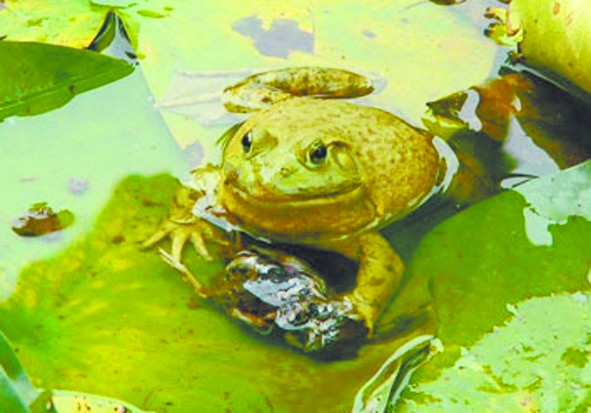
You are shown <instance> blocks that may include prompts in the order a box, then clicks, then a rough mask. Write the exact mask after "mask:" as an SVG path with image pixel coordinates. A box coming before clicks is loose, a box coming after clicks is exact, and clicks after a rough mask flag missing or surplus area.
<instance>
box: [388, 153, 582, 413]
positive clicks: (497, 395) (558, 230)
mask: <svg viewBox="0 0 591 413" xmlns="http://www.w3.org/2000/svg"><path fill="white" fill-rule="evenodd" d="M590 182H591V162H586V163H585V164H582V165H580V166H578V167H575V168H572V169H570V170H566V171H564V172H562V173H559V174H556V175H553V176H548V177H544V178H541V179H538V180H535V181H532V182H530V183H527V184H524V185H522V186H520V187H518V189H517V191H508V192H506V193H504V194H502V195H500V196H497V197H494V198H492V199H489V200H487V201H485V202H482V203H480V204H477V205H474V206H472V207H470V208H468V209H467V210H466V211H464V212H462V213H460V214H458V215H457V216H455V217H453V218H452V219H450V220H448V221H446V222H444V223H443V224H441V225H439V226H438V227H437V228H435V229H434V230H433V231H432V232H431V233H430V234H429V235H428V236H427V237H426V238H425V239H424V240H423V242H422V243H421V245H420V247H419V248H418V250H417V251H416V253H415V255H414V256H413V260H412V263H411V265H410V271H409V272H410V274H409V279H411V280H412V279H420V278H421V277H428V278H429V280H430V281H429V284H430V288H431V291H432V294H433V307H434V312H435V315H436V318H437V320H438V324H439V332H438V335H437V336H438V337H439V338H440V340H441V342H442V345H443V347H444V350H445V351H443V352H442V353H439V354H438V355H436V356H435V357H434V358H433V359H432V361H431V362H430V363H428V364H426V365H425V366H423V368H421V369H420V370H419V371H417V373H416V374H415V375H414V376H413V379H412V380H411V385H410V387H409V388H408V390H407V391H406V392H405V393H403V395H402V397H401V399H400V400H401V401H400V403H399V405H397V408H399V409H400V411H442V409H443V410H445V408H448V409H452V406H453V409H454V411H458V412H459V411H467V412H468V411H481V410H480V408H479V407H478V406H480V404H479V403H481V402H482V397H484V393H486V397H487V398H486V400H490V403H492V404H488V405H489V406H494V405H497V404H494V403H498V406H503V405H504V404H503V403H505V401H506V400H507V399H510V402H511V403H517V402H518V401H520V400H521V401H523V400H524V399H523V397H525V396H524V394H525V393H520V391H521V390H523V391H526V390H527V392H526V393H527V397H529V398H530V399H531V400H532V403H533V402H534V401H535V405H536V406H539V407H540V408H541V409H542V410H540V411H557V410H556V409H552V408H551V406H552V405H551V404H548V405H545V404H544V403H545V402H543V400H546V399H547V397H555V398H557V399H561V398H564V397H567V395H568V394H569V392H570V391H571V390H569V387H563V386H560V387H555V388H554V393H553V395H548V394H547V392H548V391H550V390H551V389H552V386H553V384H552V383H551V382H550V383H544V384H543V386H544V388H546V386H548V388H547V390H544V391H542V390H540V392H537V387H536V388H534V389H531V388H526V387H527V386H525V385H524V386H521V385H520V386H521V387H519V386H518V387H519V389H521V390H519V389H517V388H516V387H514V386H507V387H503V386H501V385H500V384H499V383H500V382H505V380H508V381H507V383H509V382H511V380H517V378H518V377H522V376H523V377H525V375H527V374H529V373H528V372H530V371H533V370H535V369H537V371H540V372H541V373H539V374H541V375H542V376H543V375H544V374H545V373H542V372H548V374H554V373H550V372H551V371H555V370H554V369H555V367H553V364H552V362H550V359H544V360H539V361H538V362H536V364H535V366H532V367H531V369H529V368H528V369H527V371H525V370H522V369H520V368H519V367H515V368H514V369H513V368H511V365H510V364H508V365H506V366H505V367H504V373H503V374H502V377H500V378H499V380H500V382H497V384H496V385H495V384H494V383H492V385H493V387H495V386H496V387H495V391H494V392H493V391H492V390H490V391H489V390H486V389H482V388H478V386H477V385H473V386H470V388H473V389H474V390H475V392H474V393H464V390H465V384H466V383H468V382H469V380H470V374H472V373H470V371H472V370H470V371H462V369H464V367H461V366H466V363H471V362H470V360H471V359H469V358H466V357H465V356H466V354H468V353H470V354H471V352H472V351H474V352H476V353H477V354H480V355H479V356H477V361H478V360H480V361H478V363H481V364H482V365H484V364H494V363H496V365H499V363H504V361H503V360H505V357H507V354H506V353H505V352H498V351H497V350H495V348H498V346H497V344H488V343H492V341H491V340H496V338H495V337H496V336H497V334H501V333H500V332H499V333H497V331H498V328H499V327H501V326H503V325H505V323H507V322H508V320H509V319H511V318H515V320H514V321H511V322H510V323H509V324H507V326H506V327H502V329H505V328H506V330H507V331H509V330H511V331H512V332H511V333H506V334H507V336H504V335H503V337H505V339H506V340H513V342H514V345H515V346H522V345H525V344H523V343H526V342H528V340H530V341H531V343H534V344H531V343H530V344H527V345H528V346H533V348H532V352H534V353H535V354H547V350H546V349H547V348H548V347H552V346H555V345H558V344H556V343H560V346H562V347H564V346H568V347H569V348H570V349H571V350H570V353H569V354H571V355H572V356H573V357H577V355H578V354H579V353H581V354H585V352H587V349H586V347H585V346H582V345H580V343H579V341H576V340H575V341H572V342H571V341H569V340H570V339H569V337H570V336H562V335H560V334H559V333H557V332H556V331H558V330H557V329H559V328H560V327H561V325H563V324H564V323H567V324H569V325H570V323H575V324H573V325H577V323H583V324H584V323H586V321H585V319H586V318H585V317H586V316H585V315H584V314H585V313H586V312H587V311H589V307H588V305H587V304H585V305H582V307H581V306H579V307H580V308H579V309H574V308H573V309H572V311H573V313H572V315H571V316H565V315H564V313H562V312H559V311H558V310H552V308H553V306H555V305H561V304H560V303H562V302H563V301H561V300H563V299H556V300H552V299H547V300H544V299H542V297H551V296H553V295H555V294H560V293H569V294H576V293H577V292H579V291H585V292H586V291H589V290H590V289H591V286H590V284H589V279H588V274H589V263H590V262H591V247H590V246H589V243H588V242H587V241H586V240H588V239H589V237H590V236H591V222H589V217H590V213H591V210H590V209H589V207H590V205H591V202H590V200H591V198H590V194H591V193H590V192H589V190H588V187H589V184H590ZM466 228H470V231H466ZM535 297H539V298H535ZM564 297H566V296H564ZM573 297H574V299H576V297H580V296H577V295H575V296H573ZM534 298H535V300H534ZM572 299H573V298H564V300H567V301H568V300H572ZM528 300H531V303H532V304H531V307H530V304H527V303H528V302H529V301H528ZM585 300H586V299H585ZM585 300H582V301H581V300H579V301H581V302H583V304H584V303H585V302H586V301H585ZM575 301H576V300H575ZM530 308H531V309H532V310H531V311H530V310H529V309H530ZM521 309H523V310H524V311H523V312H522V311H521ZM565 311H571V310H565ZM566 320H569V321H566ZM515 324H518V326H515ZM583 324H581V326H582V325H583ZM511 326H513V327H511ZM545 328H549V329H550V331H555V334H554V336H553V337H554V338H553V339H555V340H557V341H556V343H554V342H552V341H548V340H550V336H549V335H548V334H549V333H548V334H547V333H546V332H545V330H544V329H545ZM581 329H582V330H581V331H582V332H584V331H586V330H588V329H587V328H586V327H585V328H584V329H583V327H581ZM502 334H505V333H502ZM585 334H586V333H585ZM583 335H584V334H583ZM577 340H579V339H577ZM582 340H583V342H584V340H586V338H584V339H582ZM536 343H537V344H536ZM568 343H570V344H568ZM576 343H579V344H576ZM562 347H557V349H556V351H557V352H562V351H566V348H562ZM464 348H469V349H471V350H469V351H468V353H466V351H465V350H464ZM559 348H562V350H559ZM532 354H533V353H532ZM518 356H519V357H522V359H521V362H525V361H524V360H528V359H527V357H528V356H527V354H525V353H523V354H521V355H518ZM475 357H476V356H475ZM516 357H517V356H516ZM481 359H486V360H487V361H486V362H484V361H482V360H481ZM482 365H481V366H480V367H478V366H476V367H474V366H473V365H471V367H470V368H474V369H476V370H477V371H480V370H482V369H481V367H482ZM513 365H515V366H517V365H518V364H517V363H514V364H513ZM481 373H483V372H482V371H480V373H478V374H481ZM484 373H486V374H487V375H488V376H489V377H488V379H487V380H489V382H490V380H491V379H494V376H491V375H490V374H489V372H486V371H484ZM495 374H496V373H495ZM556 374H560V375H562V376H561V377H562V379H561V380H564V381H565V382H567V383H570V385H572V386H575V387H577V386H579V387H580V386H582V385H583V384H584V385H585V386H588V385H589V382H588V381H586V379H583V378H581V377H580V376H578V374H579V372H578V370H572V369H571V370H569V369H566V370H564V369H562V370H561V368H559V373H556ZM452 377H453V379H452ZM482 377H484V376H482ZM507 377H508V378H510V379H506V378H507ZM456 379H457V380H456ZM479 380H480V379H479ZM495 380H496V379H495ZM481 382H482V380H480V381H478V383H481ZM585 383H586V384H585ZM489 384H490V383H489ZM529 384H532V383H529ZM454 386H455V387H454ZM577 388H578V387H577ZM585 388H586V387H585ZM561 389H563V390H561ZM518 390H519V391H518ZM581 391H583V390H581ZM458 392H462V393H464V395H463V396H462V397H461V398H457V397H456V396H455V395H457V394H459V393H458ZM544 392H546V396H543V394H542V393H544ZM522 396H523V397H522ZM581 397H583V396H581ZM581 397H579V396H577V400H579V402H580V401H581V400H583V399H584V397H583V399H581ZM585 397H586V396H585ZM545 398H546V399H545ZM462 400H463V401H465V403H464V402H462ZM585 400H586V399H585ZM456 402H457V403H459V404H456ZM579 402H577V403H579ZM462 403H464V404H462ZM460 404H462V406H460ZM485 405H486V404H485ZM577 405H578V404H577ZM512 406H514V408H515V409H517V407H515V406H517V405H512ZM565 406H566V405H565ZM569 406H570V405H569ZM417 409H418V410H417ZM462 409H463V410H462ZM499 409H501V410H502V411H514V410H506V409H504V408H501V407H499ZM544 409H547V410H544ZM558 410H560V411H571V410H568V409H567V410H561V409H558ZM515 411H517V410H515Z"/></svg>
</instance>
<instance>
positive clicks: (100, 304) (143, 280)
mask: <svg viewBox="0 0 591 413" xmlns="http://www.w3.org/2000/svg"><path fill="white" fill-rule="evenodd" d="M175 189H176V180H174V179H173V178H171V177H169V176H157V177H153V178H149V179H148V178H142V177H139V176H132V177H129V178H128V179H126V180H124V181H123V182H122V183H121V184H120V185H119V187H118V188H117V190H116V191H115V194H114V196H113V198H112V200H111V202H110V203H109V204H108V205H107V206H106V208H105V209H104V211H103V212H102V214H101V216H100V218H99V219H98V221H97V223H96V226H95V230H94V231H92V232H91V233H89V234H88V235H87V236H86V237H85V238H84V239H81V240H80V241H79V242H78V243H76V244H74V245H72V246H71V247H70V248H69V249H68V250H66V251H64V252H63V253H62V254H61V255H59V256H57V257H55V258H52V259H49V260H46V261H42V262H37V263H34V264H32V265H31V266H30V267H28V268H27V269H25V270H24V271H23V273H22V274H21V276H20V278H19V285H18V287H17V290H16V291H15V293H14V294H12V295H11V296H10V297H9V298H8V299H7V300H5V301H3V302H1V303H0V329H2V330H3V331H5V332H6V334H7V336H8V337H9V338H10V339H11V341H12V342H13V343H14V344H15V346H17V347H18V349H19V355H20V356H21V357H22V359H23V362H24V363H25V364H26V366H27V368H28V371H29V374H30V376H31V377H32V379H33V381H34V383H35V384H36V385H37V386H38V387H43V388H67V389H84V390H85V391H88V392H91V393H95V394H105V395H109V396H111V397H115V398H118V399H123V400H128V401H130V402H132V403H134V404H136V405H138V406H139V407H140V408H143V409H146V410H156V411H161V410H166V411H167V412H169V413H173V412H188V411H194V409H195V408H196V407H199V409H200V411H203V412H219V411H224V410H225V409H231V410H232V411H235V412H249V411H270V410H276V411H290V412H310V411H347V410H350V409H351V406H352V404H353V397H354V395H355V393H356V392H357V391H358V390H359V388H360V387H361V385H362V384H363V383H364V382H365V380H367V379H368V378H369V377H371V376H372V375H373V374H374V373H375V371H377V370H378V369H379V366H380V365H381V364H382V363H383V362H384V360H386V359H387V358H388V357H389V356H390V354H391V353H392V352H394V351H395V350H396V348H398V347H399V346H400V345H401V342H402V343H403V342H404V340H405V339H404V335H400V336H396V337H394V338H390V339H383V340H379V341H376V342H373V343H371V344H368V345H366V346H364V347H363V348H362V349H361V350H360V352H359V356H358V357H357V358H356V359H353V360H346V361H338V362H331V363H323V362H319V361H316V360H314V359H311V358H309V357H308V356H306V355H303V354H301V353H300V352H297V351H294V350H290V348H289V347H288V346H287V345H285V344H284V343H283V342H282V341H279V342H277V341H273V340H272V339H271V338H266V337H263V336H261V335H259V334H258V333H255V332H251V331H250V329H247V328H242V326H241V325H240V323H238V322H234V321H232V320H231V319H230V318H229V317H228V316H227V315H226V314H224V313H223V312H222V311H219V310H217V309H216V308H215V306H213V305H211V304H209V303H207V302H203V303H198V304H195V296H194V293H193V289H192V287H191V286H189V285H187V284H185V283H183V282H182V281H181V278H180V277H179V275H178V274H177V273H176V271H175V270H174V269H173V268H171V267H169V266H168V265H166V264H165V263H164V262H162V260H161V259H160V258H159V257H158V254H156V253H155V251H141V250H140V248H139V245H140V243H141V242H142V241H144V240H146V239H147V238H148V237H149V235H150V234H151V232H152V231H154V230H155V229H156V227H157V223H158V221H159V219H161V218H162V217H163V216H165V214H166V213H167V210H168V208H169V200H170V198H171V197H172V194H173V192H174V190H175ZM185 259H186V260H187V265H188V266H190V267H191V268H192V269H198V270H199V271H198V272H197V271H195V272H196V275H197V276H199V278H200V279H202V280H203V279H208V278H210V277H213V276H215V275H216V274H217V273H218V272H220V271H223V269H224V265H223V263H220V262H211V263H207V262H203V261H199V260H197V258H196V257H195V254H190V253H189V254H187V255H186V256H185ZM410 320H411V322H412V320H413V319H412V318H410ZM406 321H407V322H408V319H407V320H406ZM418 330H419V331H421V330H420V328H419V329H418ZM422 334H425V333H424V332H423V333H422ZM336 382H338V383H339V386H334V383H336Z"/></svg>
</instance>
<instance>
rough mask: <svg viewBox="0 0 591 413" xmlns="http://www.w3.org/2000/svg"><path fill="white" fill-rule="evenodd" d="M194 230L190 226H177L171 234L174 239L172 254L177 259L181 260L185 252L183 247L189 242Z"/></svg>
mask: <svg viewBox="0 0 591 413" xmlns="http://www.w3.org/2000/svg"><path fill="white" fill-rule="evenodd" d="M191 236H192V232H191V230H190V229H189V228H183V227H179V228H176V229H175V230H174V231H173V232H171V234H170V238H171V241H172V247H171V249H170V254H171V255H172V257H174V259H175V260H176V261H179V262H180V261H181V256H182V254H183V248H184V247H185V245H186V244H187V241H188V240H189V239H190V238H191Z"/></svg>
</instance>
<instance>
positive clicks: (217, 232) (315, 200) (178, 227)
mask: <svg viewBox="0 0 591 413" xmlns="http://www.w3.org/2000/svg"><path fill="white" fill-rule="evenodd" d="M372 91H373V85H372V82H371V80H369V79H368V78H367V77H365V76H362V75H359V74H356V73H353V72H350V71H345V70H340V69H331V68H318V67H300V68H289V69H282V70H275V71H269V72H264V73H260V74H257V75H254V76H251V77H249V78H247V79H245V80H243V81H242V82H240V83H237V84H235V85H233V86H231V87H229V88H227V89H226V90H225V91H224V100H225V106H226V108H227V109H228V110H230V111H233V112H242V113H247V112H248V111H253V112H254V113H253V114H252V115H251V116H250V117H249V118H248V119H246V120H245V121H244V122H243V123H241V124H240V125H237V126H235V127H234V128H232V129H230V130H229V131H228V132H227V133H226V134H225V136H224V137H223V139H222V146H223V150H222V157H221V163H220V164H219V165H207V166H203V167H200V168H197V169H196V170H194V171H193V172H192V175H191V179H190V180H189V181H188V182H186V183H184V184H183V185H182V186H181V187H180V189H179V190H178V192H177V194H176V196H175V199H174V200H173V205H172V208H171V212H170V216H169V217H168V219H167V220H166V222H164V223H163V224H162V226H161V228H160V229H159V230H158V231H157V232H156V233H155V234H154V235H153V236H152V237H151V238H150V239H149V240H147V241H146V243H145V246H151V245H154V244H156V243H158V242H159V241H160V240H162V239H164V238H166V237H169V238H170V239H171V241H172V242H171V245H172V247H171V251H170V253H166V254H164V255H165V257H167V260H168V262H169V263H170V264H172V265H174V266H176V267H180V266H181V265H182V264H181V262H182V252H183V248H184V246H185V245H186V244H188V243H190V244H192V246H193V247H194V248H195V250H196V251H197V252H198V253H199V254H200V255H201V256H202V257H203V258H205V259H212V258H214V257H213V256H212V254H211V251H212V247H213V245H214V244H218V245H219V246H220V248H217V247H216V248H217V250H218V254H221V255H222V256H224V258H226V259H231V258H232V257H233V255H234V254H235V253H236V251H237V250H238V249H239V247H238V246H237V244H238V241H237V238H236V237H235V236H232V234H236V233H247V234H249V235H250V236H253V237H255V238H258V239H262V240H266V241H268V242H271V243H282V244H296V245H305V246H310V247H313V248H318V249H322V250H329V251H334V252H337V253H340V254H342V255H344V256H345V257H348V258H351V259H353V260H356V261H357V262H358V263H359V269H358V273H357V276H356V284H355V286H354V288H353V289H352V290H351V291H349V292H347V293H345V296H344V297H343V298H346V301H347V302H350V303H351V304H352V306H353V310H354V312H355V313H356V314H357V315H358V317H359V318H360V319H361V320H363V322H364V324H365V326H366V328H367V331H368V332H369V335H371V332H372V331H373V330H374V327H375V325H376V322H377V320H378V318H379V316H380V314H381V313H382V311H383V309H384V307H385V306H386V304H387V303H388V302H389V300H390V299H391V298H392V296H393V295H394V293H395V292H396V291H397V289H398V288H399V286H400V283H401V280H402V277H403V273H404V263H403V262H402V260H401V258H400V257H399V255H398V254H397V253H396V251H395V250H394V249H393V248H392V247H391V245H390V244H389V243H388V241H387V240H386V239H385V238H384V237H383V236H382V235H381V234H380V232H379V230H380V229H381V228H382V227H384V226H386V225H388V224H389V223H392V222H393V221H395V220H398V219H400V218H402V217H404V216H406V215H407V214H409V213H410V212H411V211H413V210H415V209H416V208H417V207H418V206H419V205H421V203H423V202H424V201H425V200H426V199H427V198H428V197H429V196H430V195H431V194H432V193H433V192H434V191H435V189H436V188H437V186H438V183H439V182H440V180H441V175H442V173H443V170H444V169H445V168H444V166H443V164H444V162H442V159H441V157H440V155H439V153H438V151H437V149H436V146H435V144H434V142H433V136H432V135H430V134H429V133H427V132H426V131H423V130H421V129H417V128H415V127H413V126H411V125H410V124H409V123H407V122H405V121H404V120H402V119H401V118H399V117H397V116H395V115H394V114H392V113H389V112H387V111H384V110H381V109H378V108H374V107H369V106H362V105H358V104H355V103H352V102H350V101H346V100H344V99H343V98H351V97H359V96H362V95H365V94H368V93H371V92H372ZM219 251H221V252H219Z"/></svg>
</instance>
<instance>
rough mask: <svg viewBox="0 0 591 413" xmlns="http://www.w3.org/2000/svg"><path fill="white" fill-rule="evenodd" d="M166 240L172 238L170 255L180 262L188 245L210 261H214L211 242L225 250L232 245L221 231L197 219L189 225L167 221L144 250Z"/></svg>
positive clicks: (143, 246) (147, 242)
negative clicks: (209, 246) (210, 248)
mask: <svg viewBox="0 0 591 413" xmlns="http://www.w3.org/2000/svg"><path fill="white" fill-rule="evenodd" d="M165 238H170V240H171V250H170V255H171V256H172V257H174V259H175V260H176V261H179V262H180V261H181V256H182V252H183V249H184V247H185V245H187V243H191V245H193V248H195V251H196V252H197V254H199V255H200V256H201V257H202V258H203V259H205V260H208V261H211V260H212V259H213V257H212V254H211V253H210V251H209V248H208V246H207V244H208V243H209V242H212V241H214V242H215V243H216V244H218V245H219V246H221V247H224V248H227V247H230V245H231V243H230V241H229V239H227V237H226V236H225V235H221V230H219V229H217V228H215V227H213V225H212V224H210V223H208V222H206V221H203V220H200V219H198V218H195V219H194V220H192V222H187V223H180V222H175V221H174V220H171V219H167V220H166V221H165V222H164V223H163V224H162V225H161V226H160V228H159V229H158V230H157V231H156V232H155V233H154V234H153V235H152V236H151V237H150V238H148V239H147V240H146V241H144V242H143V243H142V248H150V247H153V246H154V245H156V244H158V243H159V242H161V241H162V240H164V239H165Z"/></svg>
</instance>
